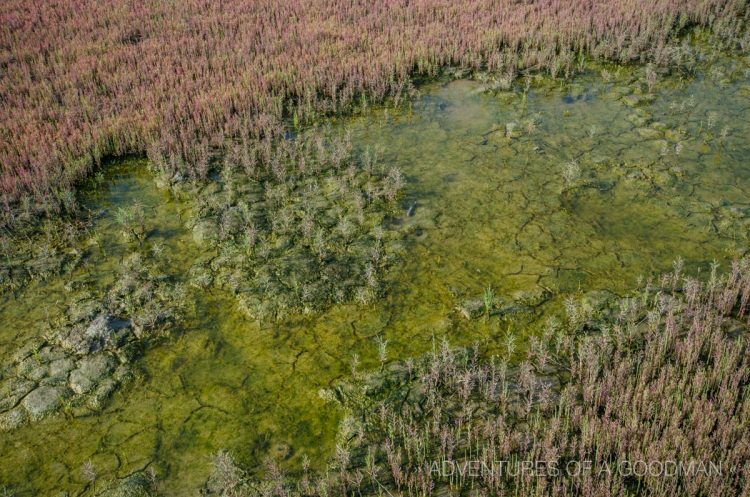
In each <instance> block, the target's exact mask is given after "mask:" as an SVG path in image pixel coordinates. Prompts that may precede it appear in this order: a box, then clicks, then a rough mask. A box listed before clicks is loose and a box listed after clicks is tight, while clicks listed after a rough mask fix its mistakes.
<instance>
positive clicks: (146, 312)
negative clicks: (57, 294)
mask: <svg viewBox="0 0 750 497" xmlns="http://www.w3.org/2000/svg"><path fill="white" fill-rule="evenodd" d="M183 298H184V297H183V296H182V295H181V293H180V287H179V286H175V285H174V284H172V283H170V282H168V281H167V280H165V279H160V277H159V275H158V273H156V272H155V269H154V268H153V267H149V266H148V265H146V264H144V261H143V260H142V259H141V257H140V256H139V255H135V256H132V257H130V258H129V259H128V260H127V261H126V263H125V265H124V267H123V270H122V274H121V275H120V277H119V278H118V280H117V282H116V283H115V284H114V285H113V286H112V287H110V288H109V289H108V291H107V292H105V293H103V294H95V293H92V292H91V291H87V290H85V289H84V290H82V291H81V292H79V294H77V295H76V297H75V300H73V302H72V303H71V304H70V305H69V306H68V308H67V309H66V311H65V312H64V314H63V315H62V316H61V317H59V318H58V319H57V321H56V322H54V323H53V325H52V328H51V330H50V331H48V332H47V333H44V335H45V336H44V337H43V338H41V339H35V340H33V341H32V342H30V343H28V344H27V345H26V346H25V347H23V348H21V349H20V350H18V351H17V352H16V353H15V355H14V357H13V360H12V362H11V364H9V365H7V366H6V367H5V368H4V369H3V370H2V372H1V373H0V374H1V376H0V430H11V429H14V428H17V427H18V426H20V425H22V424H24V423H26V422H27V421H36V420H39V419H41V418H43V417H45V416H47V415H49V414H52V413H55V412H58V411H61V410H63V409H68V410H69V412H71V413H72V414H73V415H76V414H84V413H86V412H90V411H92V410H94V411H95V410H99V409H101V408H102V407H103V406H104V405H105V403H106V401H107V399H108V398H109V397H110V396H111V395H112V393H113V392H114V391H115V390H116V389H117V388H118V387H119V386H120V385H121V384H122V383H123V382H125V381H126V380H127V379H128V378H129V377H130V376H131V368H130V363H131V361H132V360H133V359H134V358H136V357H138V356H139V355H140V354H141V351H142V350H143V348H144V345H145V343H146V341H147V340H149V339H151V338H154V337H156V336H159V335H160V332H163V331H164V330H166V328H167V326H168V325H169V324H171V323H173V322H174V321H175V320H176V319H177V318H178V312H179V309H180V307H181V306H182V305H183V303H182V300H183Z"/></svg>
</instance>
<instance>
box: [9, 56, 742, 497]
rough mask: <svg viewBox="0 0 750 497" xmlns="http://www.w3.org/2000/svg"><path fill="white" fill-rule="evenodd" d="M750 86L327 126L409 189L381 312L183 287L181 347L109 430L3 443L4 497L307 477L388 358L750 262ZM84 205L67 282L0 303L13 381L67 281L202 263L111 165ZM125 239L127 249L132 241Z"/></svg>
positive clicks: (527, 97)
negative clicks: (218, 475)
mask: <svg viewBox="0 0 750 497" xmlns="http://www.w3.org/2000/svg"><path fill="white" fill-rule="evenodd" d="M748 67H750V66H749V64H748V60H747V58H728V57H723V58H719V59H717V60H714V61H710V64H709V65H708V66H707V68H706V69H705V70H700V71H698V73H697V75H696V77H694V78H688V79H684V80H683V79H680V78H678V77H676V76H675V77H668V76H664V77H662V78H661V79H659V80H658V81H657V82H656V83H655V84H652V85H651V90H649V84H648V82H647V81H646V77H645V73H643V71H642V70H640V69H629V68H623V69H620V70H618V69H616V68H612V67H609V68H597V70H596V71H591V72H590V73H587V74H584V75H582V76H580V77H579V78H577V79H576V80H575V82H574V84H569V83H564V82H560V81H557V80H549V79H544V78H537V79H535V80H534V82H533V84H531V85H530V86H529V88H528V90H526V91H520V90H519V91H515V92H512V91H503V90H499V91H495V90H493V91H487V90H488V88H487V87H486V86H485V85H483V84H482V83H479V82H476V81H469V80H455V81H448V80H446V81H439V82H436V83H431V84H429V85H426V86H424V87H422V88H421V89H420V93H421V95H420V96H418V97H417V98H416V99H415V100H414V101H413V102H412V103H410V104H409V106H408V108H407V109H400V110H393V109H387V110H374V111H372V112H370V113H367V114H366V115H363V116H361V117H357V118H352V119H347V120H343V121H341V122H337V123H334V127H336V128H340V129H342V130H344V131H348V132H349V133H351V136H352V141H353V143H354V144H355V145H356V146H357V147H359V148H361V150H363V151H366V150H377V151H378V153H379V155H380V156H381V161H383V162H384V163H385V164H387V165H389V166H393V167H397V168H399V169H400V170H401V171H402V172H403V173H404V175H405V177H406V181H407V186H406V198H405V199H404V201H403V204H402V208H403V214H402V215H401V216H400V221H399V224H398V225H397V226H396V229H399V230H402V231H403V232H405V233H409V238H408V240H409V241H408V243H407V244H406V251H405V254H404V255H403V256H402V261H401V263H400V266H398V268H397V269H396V270H394V271H391V272H389V273H387V274H386V276H385V288H386V291H385V293H384V294H383V296H382V297H381V298H379V299H377V300H375V301H373V302H371V303H369V304H367V305H359V304H356V303H354V304H334V305H332V306H330V307H329V308H327V309H326V310H324V311H322V312H319V313H312V314H309V315H293V316H290V317H289V318H288V319H286V320H284V321H273V320H270V321H269V320H264V321H262V322H258V321H256V320H254V319H251V318H250V317H248V316H247V315H246V314H245V313H243V312H241V310H240V309H239V308H238V305H237V302H236V300H235V298H234V297H233V296H232V295H230V294H228V293H226V292H224V291H222V290H219V289H217V288H215V287H214V286H212V285H205V286H200V285H194V286H193V287H191V288H192V290H191V291H190V294H191V295H190V296H191V299H192V300H193V302H194V309H193V310H192V311H191V312H189V313H188V315H187V316H186V317H185V319H184V321H183V323H182V325H181V327H180V329H179V330H178V331H177V332H175V333H173V334H172V335H171V336H170V337H169V338H167V339H166V341H165V342H163V343H161V344H157V345H156V346H154V347H153V348H151V349H149V350H148V351H147V352H146V354H145V355H144V357H143V358H142V359H140V360H139V361H137V366H138V370H137V374H136V378H135V380H134V381H133V382H131V383H130V384H129V385H127V386H125V387H124V388H122V389H120V390H118V391H116V392H115V393H114V394H113V395H112V398H111V400H110V401H109V403H108V404H107V405H106V406H104V407H103V408H102V409H101V410H100V411H98V412H97V413H90V414H87V415H74V414H73V413H70V412H63V413H62V414H60V415H57V416H50V417H48V418H46V419H44V420H42V421H39V422H37V423H33V424H30V425H27V426H23V427H20V428H18V429H16V430H14V431H13V432H6V433H0V447H2V450H3V453H4V454H5V457H4V460H3V463H2V464H0V484H6V485H8V486H10V487H11V488H14V489H16V490H18V491H19V494H20V495H54V494H55V493H58V492H63V491H66V492H71V493H77V492H80V491H81V490H82V489H84V488H88V489H89V491H91V490H92V487H91V485H89V484H88V483H87V481H86V477H85V474H84V472H82V467H83V465H84V464H85V463H87V462H88V461H90V462H91V464H92V465H93V467H94V468H96V473H97V474H98V475H99V478H102V479H111V478H114V477H125V476H127V475H129V474H132V473H134V472H136V471H140V470H144V469H147V468H151V469H153V471H154V472H155V474H156V475H157V476H158V477H159V479H160V480H161V481H160V490H161V491H162V492H163V494H164V495H184V494H186V493H189V492H192V493H195V492H196V491H197V489H198V488H199V487H200V486H201V485H202V484H203V483H204V482H205V481H206V478H207V477H208V472H209V469H210V468H209V462H210V458H211V455H212V454H214V453H216V452H217V451H218V450H220V449H229V450H231V451H232V452H233V453H234V454H235V456H236V457H237V459H238V462H239V463H240V464H241V465H243V466H245V467H250V468H255V469H258V468H262V465H263V463H264V461H265V460H266V459H267V458H269V457H271V458H272V459H274V460H277V461H280V462H281V464H282V465H283V466H284V467H288V468H297V467H299V466H300V465H301V464H302V461H303V460H304V459H305V458H309V460H310V461H311V463H312V465H313V466H316V465H318V464H322V461H324V460H325V458H326V456H327V455H329V454H330V453H332V451H333V448H334V444H335V433H336V426H337V422H338V413H337V412H336V411H335V409H334V408H333V407H332V406H330V405H329V404H327V403H326V402H325V400H324V399H322V398H321V397H320V396H319V395H318V391H319V390H320V389H321V388H325V387H328V386H330V385H331V384H332V383H333V382H335V381H336V380H337V379H339V378H341V377H344V376H346V375H348V374H350V373H351V370H352V368H356V367H360V368H368V367H374V366H375V365H376V364H378V361H379V358H378V355H379V353H382V354H383V355H384V356H385V358H386V359H387V360H395V359H398V358H403V357H407V356H411V355H415V354H419V353H422V352H425V351H427V350H429V349H430V348H431V347H432V344H433V343H434V340H435V339H436V338H437V339H439V338H443V337H447V338H449V339H450V340H451V342H453V343H456V344H469V343H472V342H475V341H480V342H483V343H484V345H485V348H486V349H488V350H492V349H493V348H496V349H497V348H500V347H503V348H506V347H507V344H508V343H509V340H508V337H517V341H518V342H519V344H518V345H517V347H519V349H520V350H522V349H523V346H522V342H523V340H524V339H525V338H526V337H528V336H529V335H530V334H533V333H535V332H536V330H538V329H539V328H540V327H541V326H542V325H543V323H544V322H545V320H546V319H547V316H549V315H550V314H551V313H554V312H557V311H559V310H560V309H562V308H563V307H564V306H565V301H566V299H568V298H570V297H573V298H580V297H582V296H583V297H585V298H588V299H595V298H599V296H601V295H612V294H615V295H616V294H622V293H625V292H626V291H627V290H628V289H630V288H632V287H634V286H635V283H636V280H637V279H638V278H639V277H649V276H651V275H654V274H659V273H661V272H663V271H664V270H666V269H668V268H670V267H671V265H672V263H673V261H674V260H675V259H676V258H678V257H681V258H682V259H683V260H684V261H685V262H686V264H687V267H688V268H692V269H694V270H695V269H696V268H700V267H706V266H708V265H709V264H710V263H711V262H712V261H714V260H716V261H718V262H720V263H724V262H726V261H728V260H730V259H732V258H734V257H737V256H740V255H744V254H745V251H746V250H747V237H748V235H749V234H750V232H749V228H750V202H748V201H747V199H748V198H750V197H749V196H748V189H750V170H748V169H747V167H746V163H747V160H748V158H750V149H749V147H750V144H749V143H747V141H746V139H745V137H746V136H748V131H749V130H748V128H750V122H748V119H747V115H748V109H750V91H748V74H749V73H748ZM604 70H606V71H607V72H606V77H603V76H602V72H603V71H604ZM84 202H85V203H86V205H88V206H90V207H91V208H92V209H93V211H94V213H95V214H96V215H95V216H94V221H93V226H92V227H91V228H90V236H89V238H87V239H86V240H85V241H84V242H83V243H81V244H80V246H79V248H78V251H79V253H78V254H77V255H76V261H77V262H76V264H75V265H73V266H71V267H70V268H69V269H68V270H67V271H65V272H63V273H62V275H61V276H60V275H58V276H56V275H55V274H57V273H56V272H55V273H52V274H51V275H50V276H49V277H48V278H47V279H46V280H44V281H41V280H34V281H32V282H31V283H30V284H29V285H28V286H26V287H24V288H22V289H20V290H17V291H16V292H15V293H7V292H6V293H5V294H3V296H2V299H3V300H2V302H0V320H1V321H2V322H3V323H4V326H3V327H2V330H0V344H1V345H2V347H1V348H0V358H1V359H2V360H3V361H4V362H8V361H10V359H11V357H12V356H13V354H14V353H15V352H16V351H17V350H19V349H20V348H21V347H22V346H23V345H24V344H25V343H27V342H28V341H30V340H33V339H34V338H35V334H36V333H37V332H38V330H39V329H40V326H42V325H43V324H44V323H46V322H48V321H49V320H50V319H51V317H54V316H55V315H58V314H60V313H61V312H63V309H64V307H65V304H66V301H67V300H68V299H69V292H70V290H69V289H70V288H73V287H75V286H76V284H77V283H76V282H77V281H82V280H86V281H89V282H94V284H95V285H97V286H100V287H106V286H108V285H112V284H114V283H115V280H116V278H117V274H118V269H119V266H121V264H122V261H123V259H124V258H125V257H126V256H127V254H129V253H130V252H132V251H133V250H141V251H145V252H146V253H147V254H149V255H148V256H149V257H163V258H165V259H166V266H167V267H168V272H169V273H170V274H171V275H173V276H174V277H175V278H177V279H178V280H179V281H183V282H187V281H190V280H193V279H194V274H193V273H191V272H190V268H192V267H194V266H195V264H196V262H200V261H203V260H206V258H208V257H209V256H210V254H208V253H207V250H209V249H207V248H202V247H201V246H200V245H199V244H197V243H196V242H195V234H194V231H191V230H189V229H188V228H187V227H186V224H190V219H191V215H192V214H191V213H192V212H193V210H194V206H193V205H191V204H190V201H189V200H180V199H177V198H175V197H174V196H172V195H171V194H170V193H168V192H167V191H166V190H160V189H159V188H157V187H156V185H155V183H154V181H153V178H152V177H151V176H150V175H149V173H148V172H147V168H146V167H145V165H144V164H143V163H142V162H140V161H124V162H123V163H121V164H119V165H117V166H113V167H111V168H109V169H108V170H107V179H106V180H105V181H104V182H103V184H102V185H100V186H98V187H95V188H92V192H91V193H90V194H89V195H88V198H86V199H84ZM136 204H137V205H139V206H140V207H139V208H138V210H140V211H141V212H142V215H140V216H134V215H133V212H134V211H131V210H130V209H132V207H133V205H136ZM121 209H124V210H121ZM118 212H119V213H120V215H119V216H118V215H117V213H118ZM134 220H137V222H136V224H135V226H136V228H137V229H136V230H135V233H136V236H125V235H123V232H125V233H126V234H127V233H133V232H134V231H133V229H132V227H133V224H132V223H133V222H134ZM155 248H156V252H158V254H160V255H156V254H155V252H154V249H155ZM488 288H491V289H492V294H493V295H492V297H493V298H492V299H489V300H491V301H492V302H491V305H487V304H486V303H485V302H484V300H485V296H486V295H485V294H486V289H488ZM489 300H488V301H489ZM477 306H479V307H477ZM490 307H491V309H489V310H488V308H490ZM475 308H476V309H478V310H472V309H475ZM386 339H387V343H388V345H387V349H386V350H380V351H379V350H378V343H381V344H382V343H384V340H386ZM510 341H512V340H510ZM87 485H88V486H87Z"/></svg>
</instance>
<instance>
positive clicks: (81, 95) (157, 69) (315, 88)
mask: <svg viewBox="0 0 750 497" xmlns="http://www.w3.org/2000/svg"><path fill="white" fill-rule="evenodd" d="M747 16H748V12H747V1H746V0H731V1H724V0H708V1H705V0H666V1H661V2H652V1H649V0H619V1H617V2H598V1H594V0H584V1H580V0H575V1H571V0H545V1H540V2H516V1H510V0H464V1H461V2H455V1H453V0H389V1H387V2H375V3H373V2H344V1H340V0H312V1H310V2H298V1H289V2H276V1H274V0H242V1H237V2H212V1H208V0H186V1H180V2H173V1H166V2H162V1H153V0H145V1H144V0H104V1H92V0H57V1H50V2H47V1H45V2H41V1H39V2H25V1H22V0H8V1H5V2H3V4H2V5H1V6H0V95H1V103H2V105H0V164H1V166H2V174H1V175H0V201H2V204H3V205H4V209H3V210H4V214H3V223H4V224H5V223H8V222H10V221H12V220H13V219H14V217H16V216H17V215H18V212H26V213H27V214H28V213H29V212H34V211H40V210H41V211H48V212H50V211H55V210H57V209H59V208H61V207H65V206H66V205H70V204H72V202H73V199H72V196H71V194H70V191H71V188H72V186H73V185H74V183H75V182H76V181H78V180H80V179H81V178H82V177H84V176H85V175H86V173H87V172H88V171H90V169H91V168H92V167H94V166H95V165H97V164H98V163H99V162H100V161H101V160H102V159H103V158H105V157H107V156H111V155H120V154H126V153H143V152H145V151H146V150H150V151H151V153H150V155H151V156H152V157H160V158H162V159H164V160H163V162H164V163H166V164H169V165H170V166H171V167H172V168H174V169H177V170H179V171H180V172H183V173H190V174H192V175H196V176H200V175H202V174H205V171H206V164H207V163H208V162H209V160H210V158H211V157H212V156H213V155H215V154H216V152H217V151H218V150H220V149H223V148H224V147H225V145H226V143H227V141H229V140H237V139H241V138H242V137H244V136H253V135H258V134H261V133H262V132H263V129H264V127H265V126H266V125H267V124H268V123H269V121H273V120H278V119H279V118H280V117H282V116H286V117H294V118H295V119H297V120H300V121H305V120H309V119H314V118H315V116H317V115H320V114H321V113H323V114H324V113H330V112H335V111H340V110H342V109H346V108H347V107H348V106H350V105H351V104H352V103H353V102H355V101H357V102H358V101H360V100H361V98H362V95H367V98H369V99H370V100H376V101H377V100H380V99H382V98H383V97H384V96H387V95H393V94H398V93H399V92H400V91H401V90H403V88H404V86H405V85H406V84H407V81H408V77H409V75H410V74H413V73H415V72H416V73H426V74H429V73H432V72H434V71H435V70H436V69H437V68H438V67H440V66H443V65H447V64H461V65H464V66H468V67H472V68H476V67H479V66H487V67H488V68H489V69H490V70H503V71H505V70H509V71H514V70H516V69H518V68H521V67H534V68H551V69H554V70H555V71H558V70H561V69H565V68H566V67H567V68H569V67H570V65H571V64H572V63H573V61H574V59H575V57H576V56H577V54H580V53H584V52H585V53H588V54H592V55H594V56H602V57H608V58H611V59H615V60H620V61H623V60H624V61H628V60H633V59H635V58H639V57H647V58H650V59H660V58H663V57H665V54H666V52H667V51H668V50H667V48H666V47H667V46H668V44H669V42H670V40H671V39H672V37H673V35H674V34H676V33H677V32H679V30H680V29H682V28H684V27H685V26H686V25H690V24H703V25H711V26H712V27H713V28H714V29H715V30H716V31H718V32H721V33H734V32H736V31H737V29H738V26H740V25H741V24H742V23H743V21H744V19H745V18H747ZM19 206H20V207H21V209H18V207H19Z"/></svg>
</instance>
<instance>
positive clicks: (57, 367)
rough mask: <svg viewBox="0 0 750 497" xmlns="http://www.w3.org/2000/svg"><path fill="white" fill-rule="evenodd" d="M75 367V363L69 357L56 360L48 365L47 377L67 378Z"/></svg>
mask: <svg viewBox="0 0 750 497" xmlns="http://www.w3.org/2000/svg"><path fill="white" fill-rule="evenodd" d="M74 367H75V362H73V360H72V359H70V358H69V357H66V358H65V359H57V360H56V361H52V362H51V363H49V375H50V376H51V377H53V378H55V377H59V376H65V377H67V376H68V373H69V372H70V371H71V370H72V369H73V368H74Z"/></svg>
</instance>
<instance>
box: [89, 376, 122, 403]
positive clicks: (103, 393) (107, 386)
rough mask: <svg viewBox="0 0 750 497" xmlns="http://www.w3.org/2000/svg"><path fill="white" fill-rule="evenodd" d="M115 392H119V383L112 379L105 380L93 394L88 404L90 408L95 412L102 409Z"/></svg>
mask: <svg viewBox="0 0 750 497" xmlns="http://www.w3.org/2000/svg"><path fill="white" fill-rule="evenodd" d="M115 390H117V382H116V381H115V380H113V379H112V378H105V379H104V380H102V382H101V383H99V386H97V387H96V390H94V393H92V394H91V397H90V398H89V402H88V405H89V407H91V408H92V409H94V410H99V409H101V408H102V407H104V404H105V403H106V402H107V399H109V397H110V395H112V394H113V393H114V391H115Z"/></svg>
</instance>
